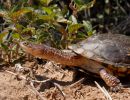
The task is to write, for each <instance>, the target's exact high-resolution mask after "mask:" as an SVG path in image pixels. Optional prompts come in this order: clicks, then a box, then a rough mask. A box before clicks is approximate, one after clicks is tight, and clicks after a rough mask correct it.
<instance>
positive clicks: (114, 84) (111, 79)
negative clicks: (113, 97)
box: [100, 69, 122, 92]
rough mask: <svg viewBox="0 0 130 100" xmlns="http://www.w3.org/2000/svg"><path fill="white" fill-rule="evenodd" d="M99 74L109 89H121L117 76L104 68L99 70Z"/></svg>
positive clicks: (115, 90)
mask: <svg viewBox="0 0 130 100" xmlns="http://www.w3.org/2000/svg"><path fill="white" fill-rule="evenodd" d="M100 76H101V78H102V79H103V80H104V81H105V83H106V84H107V85H108V86H109V87H110V90H111V91H113V92H117V91H120V90H121V88H122V85H121V83H120V80H119V79H118V78H117V77H115V76H113V75H111V74H109V73H107V71H106V70H105V69H102V70H100Z"/></svg>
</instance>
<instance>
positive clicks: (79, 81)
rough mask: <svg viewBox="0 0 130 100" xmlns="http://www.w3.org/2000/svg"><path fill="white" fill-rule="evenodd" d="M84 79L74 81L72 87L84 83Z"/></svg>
mask: <svg viewBox="0 0 130 100" xmlns="http://www.w3.org/2000/svg"><path fill="white" fill-rule="evenodd" d="M83 81H84V78H81V79H80V80H78V81H77V82H75V83H73V84H71V85H70V87H74V86H75V85H77V84H79V83H82V82H83Z"/></svg>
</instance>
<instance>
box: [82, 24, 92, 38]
mask: <svg viewBox="0 0 130 100" xmlns="http://www.w3.org/2000/svg"><path fill="white" fill-rule="evenodd" d="M83 26H84V29H85V31H86V32H87V34H88V36H90V35H92V34H93V28H92V24H91V23H90V21H83Z"/></svg>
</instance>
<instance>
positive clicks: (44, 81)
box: [32, 79, 52, 83]
mask: <svg viewBox="0 0 130 100" xmlns="http://www.w3.org/2000/svg"><path fill="white" fill-rule="evenodd" d="M51 80H52V79H46V80H43V81H38V80H32V82H36V83H46V82H48V81H51Z"/></svg>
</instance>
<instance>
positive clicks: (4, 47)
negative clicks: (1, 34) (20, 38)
mask: <svg viewBox="0 0 130 100" xmlns="http://www.w3.org/2000/svg"><path fill="white" fill-rule="evenodd" d="M1 47H2V48H3V49H4V50H5V51H7V50H8V49H9V48H8V46H7V45H5V44H3V43H1Z"/></svg>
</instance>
